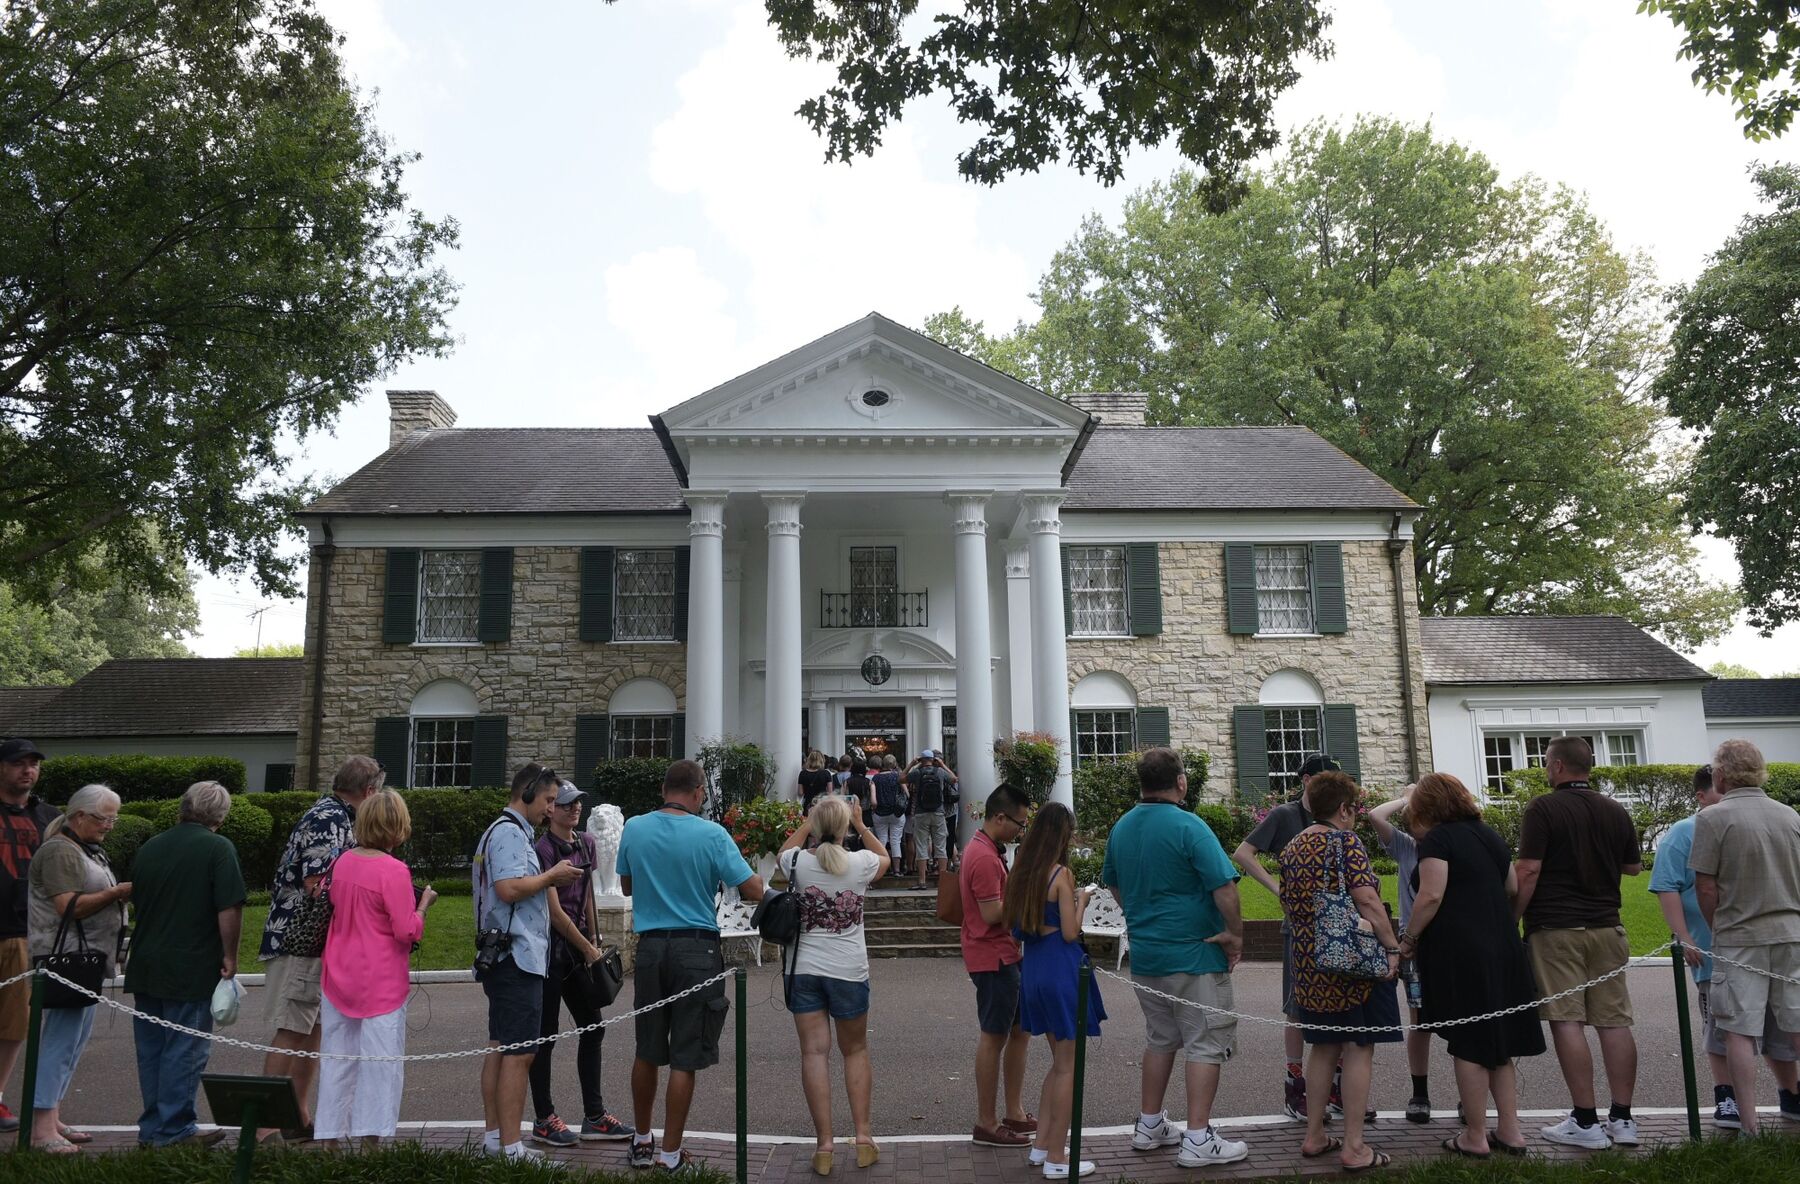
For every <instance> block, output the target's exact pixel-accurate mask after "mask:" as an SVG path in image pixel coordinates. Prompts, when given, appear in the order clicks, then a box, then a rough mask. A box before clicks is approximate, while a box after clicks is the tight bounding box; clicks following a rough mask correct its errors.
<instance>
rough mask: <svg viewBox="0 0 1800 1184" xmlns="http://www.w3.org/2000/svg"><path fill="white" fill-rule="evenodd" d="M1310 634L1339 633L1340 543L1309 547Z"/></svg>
mask: <svg viewBox="0 0 1800 1184" xmlns="http://www.w3.org/2000/svg"><path fill="white" fill-rule="evenodd" d="M1312 583H1313V631H1314V632H1315V633H1342V632H1344V630H1345V628H1346V625H1347V618H1346V615H1345V611H1344V547H1343V544H1342V543H1314V544H1313V545H1312Z"/></svg>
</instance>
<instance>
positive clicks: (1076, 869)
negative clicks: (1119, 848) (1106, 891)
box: [1069, 844, 1106, 888]
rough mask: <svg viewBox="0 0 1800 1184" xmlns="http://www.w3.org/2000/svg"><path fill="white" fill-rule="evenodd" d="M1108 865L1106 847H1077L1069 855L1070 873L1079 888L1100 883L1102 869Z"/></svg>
mask: <svg viewBox="0 0 1800 1184" xmlns="http://www.w3.org/2000/svg"><path fill="white" fill-rule="evenodd" d="M1105 863H1106V845H1105V844H1099V845H1097V846H1093V847H1077V848H1075V850H1074V851H1072V852H1070V853H1069V871H1070V873H1071V874H1072V875H1073V876H1074V877H1075V886H1076V887H1077V888H1083V887H1086V886H1087V885H1089V884H1098V883H1099V882H1100V869H1101V868H1102V867H1103V866H1104V865H1105Z"/></svg>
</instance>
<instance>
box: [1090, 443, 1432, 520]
mask: <svg viewBox="0 0 1800 1184" xmlns="http://www.w3.org/2000/svg"><path fill="white" fill-rule="evenodd" d="M1417 508H1418V507H1417V505H1416V504H1415V503H1414V502H1413V500H1412V499H1411V498H1409V497H1407V496H1406V495H1405V494H1403V493H1401V492H1400V491H1399V490H1397V489H1395V488H1394V487H1393V486H1392V485H1389V484H1388V483H1387V482H1386V481H1383V480H1382V479H1381V478H1380V477H1377V476H1376V475H1375V474H1374V473H1372V472H1370V471H1369V470H1368V469H1365V468H1364V467H1363V466H1362V465H1360V464H1358V463H1357V462H1356V461H1354V460H1351V459H1350V457H1349V456H1348V455H1346V454H1345V453H1344V452H1342V451H1341V450H1339V449H1338V448H1337V447H1336V446H1334V445H1332V444H1331V443H1329V442H1328V441H1327V440H1325V438H1324V437H1322V436H1320V435H1318V434H1317V433H1315V432H1313V431H1311V430H1310V429H1308V428H1297V427H1282V428H1135V427H1111V428H1109V427H1107V426H1105V425H1104V424H1102V425H1101V426H1100V427H1099V428H1097V429H1095V431H1094V434H1093V436H1092V437H1090V438H1089V440H1088V443H1087V447H1086V449H1084V450H1083V452H1082V454H1081V459H1080V460H1079V461H1078V462H1077V463H1076V465H1075V470H1074V472H1072V473H1070V474H1069V497H1068V500H1067V501H1066V502H1064V503H1063V509H1065V510H1412V509H1417Z"/></svg>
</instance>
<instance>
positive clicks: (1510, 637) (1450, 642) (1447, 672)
mask: <svg viewBox="0 0 1800 1184" xmlns="http://www.w3.org/2000/svg"><path fill="white" fill-rule="evenodd" d="M1419 632H1420V634H1421V637H1422V639H1423V641H1424V657H1425V681H1426V682H1428V683H1483V682H1504V683H1521V682H1675V681H1687V680H1690V679H1696V680H1697V679H1710V678H1712V675H1710V674H1708V673H1707V672H1706V671H1704V670H1702V669H1701V668H1700V667H1698V666H1696V665H1694V664H1693V663H1692V662H1690V661H1688V660H1687V659H1686V658H1684V657H1682V656H1681V655H1680V654H1678V653H1676V652H1675V651H1674V650H1672V649H1670V648H1669V647H1668V646H1666V645H1664V644H1663V643H1662V642H1660V641H1658V640H1656V638H1654V637H1652V636H1650V635H1649V634H1648V633H1645V632H1644V631H1643V630H1642V629H1640V628H1638V627H1637V626H1636V625H1633V624H1632V623H1631V622H1630V621H1627V620H1626V619H1625V618H1623V617H1610V616H1596V617H1421V618H1420V620H1419Z"/></svg>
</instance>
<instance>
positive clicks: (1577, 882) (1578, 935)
mask: <svg viewBox="0 0 1800 1184" xmlns="http://www.w3.org/2000/svg"><path fill="white" fill-rule="evenodd" d="M1593 768H1594V750H1593V748H1592V747H1591V746H1590V745H1589V744H1588V742H1587V741H1586V740H1584V739H1582V738H1581V737H1580V736H1559V737H1557V738H1556V739H1555V740H1552V741H1551V742H1550V746H1549V748H1548V749H1547V750H1546V751H1545V753H1544V773H1545V774H1546V775H1547V776H1548V777H1549V779H1550V785H1551V786H1552V788H1553V792H1551V793H1548V794H1546V795H1544V796H1543V797H1540V798H1537V799H1534V800H1533V801H1532V803H1531V804H1530V805H1529V806H1527V807H1526V808H1525V816H1524V818H1523V819H1522V820H1521V822H1520V827H1519V858H1518V862H1517V863H1516V864H1515V866H1514V870H1515V871H1516V873H1517V875H1518V882H1519V895H1518V898H1517V899H1516V900H1515V902H1514V905H1513V908H1514V911H1515V913H1516V914H1517V915H1519V916H1521V917H1523V918H1524V920H1525V947H1526V949H1527V950H1528V951H1529V952H1530V955H1531V969H1532V972H1533V973H1534V974H1535V975H1536V976H1537V986H1538V993H1539V995H1540V996H1550V995H1555V994H1559V993H1560V992H1562V991H1566V990H1568V989H1570V988H1571V987H1577V986H1580V985H1581V984H1582V983H1585V982H1591V981H1593V980H1594V979H1596V978H1599V977H1600V976H1601V975H1603V974H1607V973H1609V972H1611V971H1613V970H1617V969H1618V968H1619V967H1621V966H1623V965H1625V963H1626V962H1627V961H1629V960H1630V958H1631V943H1630V942H1629V941H1627V940H1626V938H1625V926H1624V925H1623V924H1622V923H1621V922H1620V919H1619V879H1620V877H1621V876H1635V875H1637V874H1638V873H1639V872H1640V871H1642V870H1643V859H1644V856H1643V849H1642V848H1641V847H1639V845H1638V836H1637V830H1636V828H1634V827H1633V826H1632V825H1631V815H1630V814H1628V813H1626V812H1625V807H1623V806H1621V805H1619V803H1617V802H1615V801H1613V800H1612V799H1611V798H1609V797H1607V796H1606V795H1605V794H1600V793H1595V792H1594V791H1593V789H1592V788H1590V787H1589V785H1588V774H1589V773H1590V772H1592V770H1593ZM1538 1013H1539V1014H1540V1015H1541V1016H1542V1017H1543V1018H1544V1019H1546V1020H1548V1021H1549V1023H1550V1038H1551V1040H1552V1042H1554V1044H1555V1045H1556V1059H1557V1061H1558V1062H1559V1063H1560V1064H1561V1065H1562V1072H1563V1080H1564V1081H1565V1082H1566V1083H1567V1084H1568V1087H1569V1098H1570V1100H1571V1101H1572V1102H1573V1103H1574V1109H1573V1111H1572V1112H1571V1113H1570V1114H1569V1117H1567V1118H1565V1119H1563V1120H1562V1121H1561V1122H1559V1123H1557V1124H1556V1125H1555V1126H1547V1127H1545V1128H1544V1137H1545V1138H1546V1139H1549V1140H1550V1141H1551V1142H1552V1143H1561V1144H1563V1145H1565V1146H1568V1147H1584V1148H1587V1149H1589V1150H1603V1149H1605V1148H1606V1147H1607V1146H1608V1145H1609V1144H1612V1143H1617V1144H1619V1145H1620V1146H1623V1147H1635V1146H1637V1145H1638V1130H1637V1122H1636V1121H1635V1120H1634V1119H1633V1118H1632V1117H1631V1095H1632V1092H1633V1090H1634V1089H1635V1088H1636V1086H1637V1060H1638V1058H1637V1041H1636V1040H1635V1039H1633V1037H1632V1035H1631V993H1630V991H1629V990H1627V989H1626V986H1625V976H1624V975H1622V974H1620V975H1615V976H1614V977H1612V978H1610V979H1607V980H1606V981H1605V982H1603V983H1600V984H1599V985H1597V986H1592V987H1589V988H1588V989H1587V990H1585V991H1579V992H1576V993H1575V994H1573V995H1570V996H1568V997H1567V998H1564V999H1558V1000H1556V1001H1555V1002H1553V1003H1546V1004H1544V1005H1543V1006H1542V1007H1540V1008H1539V1009H1538ZM1590 1027H1591V1028H1593V1029H1594V1032H1595V1035H1596V1036H1598V1037H1599V1040H1600V1056H1601V1059H1602V1060H1603V1061H1604V1062H1605V1063H1606V1083H1607V1085H1608V1086H1610V1087H1611V1089H1612V1109H1611V1110H1610V1111H1609V1112H1608V1114H1607V1117H1606V1121H1605V1122H1604V1123H1602V1122H1601V1121H1600V1118H1599V1112H1598V1110H1597V1109H1596V1108H1595V1104H1594V1057H1593V1054H1592V1053H1590V1052H1589V1051H1588V1043H1587V1031H1586V1029H1588V1028H1590Z"/></svg>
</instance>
